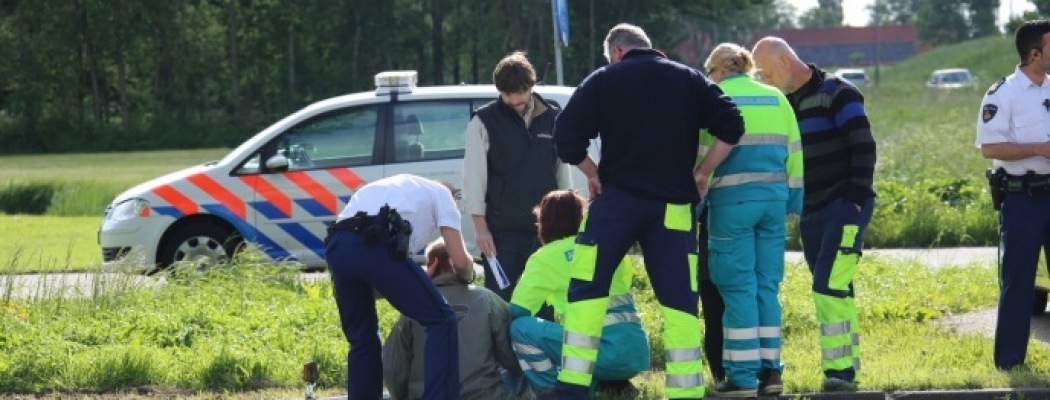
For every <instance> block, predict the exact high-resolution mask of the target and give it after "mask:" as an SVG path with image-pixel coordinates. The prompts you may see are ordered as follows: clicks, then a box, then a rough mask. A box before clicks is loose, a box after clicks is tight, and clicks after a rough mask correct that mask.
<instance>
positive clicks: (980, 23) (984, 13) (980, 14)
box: [967, 0, 999, 39]
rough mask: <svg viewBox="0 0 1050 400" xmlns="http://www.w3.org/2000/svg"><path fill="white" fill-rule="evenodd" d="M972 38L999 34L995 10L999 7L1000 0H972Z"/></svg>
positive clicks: (970, 12) (970, 31)
mask: <svg viewBox="0 0 1050 400" xmlns="http://www.w3.org/2000/svg"><path fill="white" fill-rule="evenodd" d="M967 8H968V11H969V15H968V17H969V22H970V30H969V33H970V36H969V38H970V39H976V38H979V37H985V36H991V35H997V34H999V27H998V26H996V24H995V11H996V10H998V9H999V0H970V1H969V6H968V7H967Z"/></svg>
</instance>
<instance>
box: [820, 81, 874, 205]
mask: <svg viewBox="0 0 1050 400" xmlns="http://www.w3.org/2000/svg"><path fill="white" fill-rule="evenodd" d="M831 111H832V112H833V113H834V115H835V126H836V127H838V128H839V131H840V132H842V133H843V134H845V135H846V142H847V145H848V146H849V152H850V161H849V170H850V178H849V188H848V189H847V190H846V197H847V198H849V200H850V201H851V202H853V204H855V205H857V206H858V207H859V205H860V204H861V203H863V202H864V200H865V199H867V198H869V197H872V196H873V195H874V193H875V189H874V181H875V160H876V156H875V138H874V137H872V135H871V124H870V123H869V122H868V114H867V111H866V110H865V109H864V96H862V95H861V94H860V92H859V91H857V89H856V88H853V87H852V86H851V87H847V88H844V89H842V90H840V91H839V93H838V95H836V96H835V98H833V99H832V100H831Z"/></svg>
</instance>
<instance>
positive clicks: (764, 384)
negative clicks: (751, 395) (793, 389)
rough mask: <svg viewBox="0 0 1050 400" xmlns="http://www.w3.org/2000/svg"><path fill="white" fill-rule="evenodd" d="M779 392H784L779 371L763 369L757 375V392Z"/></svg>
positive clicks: (768, 393) (765, 393)
mask: <svg viewBox="0 0 1050 400" xmlns="http://www.w3.org/2000/svg"><path fill="white" fill-rule="evenodd" d="M781 393H784V381H783V380H781V379H780V371H777V370H775V369H763V370H762V373H761V374H759V376H758V394H760V395H763V396H780V394H781Z"/></svg>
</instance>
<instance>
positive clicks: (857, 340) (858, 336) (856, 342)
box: [850, 333, 860, 346]
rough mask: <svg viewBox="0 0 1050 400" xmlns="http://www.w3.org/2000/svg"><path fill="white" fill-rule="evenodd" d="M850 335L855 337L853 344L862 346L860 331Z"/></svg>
mask: <svg viewBox="0 0 1050 400" xmlns="http://www.w3.org/2000/svg"><path fill="white" fill-rule="evenodd" d="M850 336H851V338H852V339H853V345H854V346H860V334H859V333H853V334H852V335H850Z"/></svg>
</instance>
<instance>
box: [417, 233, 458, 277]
mask: <svg viewBox="0 0 1050 400" xmlns="http://www.w3.org/2000/svg"><path fill="white" fill-rule="evenodd" d="M424 254H426V257H427V276H429V277H431V278H433V277H435V276H438V275H441V274H446V273H448V274H450V273H452V272H453V271H452V260H451V259H450V258H449V256H448V247H445V240H444V239H441V238H438V239H437V240H435V241H433V242H430V244H429V245H427V249H426V251H425V252H424Z"/></svg>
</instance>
